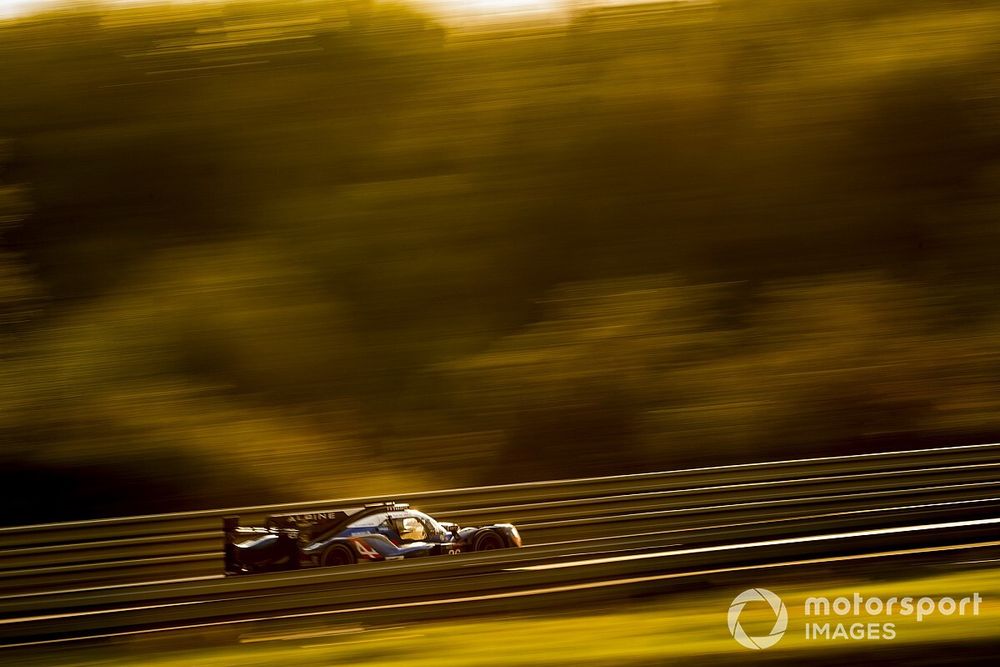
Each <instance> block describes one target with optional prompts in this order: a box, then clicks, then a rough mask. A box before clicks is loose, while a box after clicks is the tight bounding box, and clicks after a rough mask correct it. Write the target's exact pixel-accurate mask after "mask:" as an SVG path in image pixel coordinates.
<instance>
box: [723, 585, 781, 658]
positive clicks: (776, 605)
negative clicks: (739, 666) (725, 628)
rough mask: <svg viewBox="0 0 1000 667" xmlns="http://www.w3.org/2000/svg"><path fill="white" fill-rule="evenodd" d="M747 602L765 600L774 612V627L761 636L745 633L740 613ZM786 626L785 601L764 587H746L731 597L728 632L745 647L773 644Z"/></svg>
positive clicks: (755, 648)
mask: <svg viewBox="0 0 1000 667" xmlns="http://www.w3.org/2000/svg"><path fill="white" fill-rule="evenodd" d="M748 602H766V603H767V604H768V605H770V607H771V611H773V612H774V627H772V628H771V632H769V633H768V634H766V635H764V636H762V637H751V636H750V635H748V634H747V633H746V631H745V630H744V629H743V626H742V625H740V614H741V613H742V612H743V607H745V606H746V605H747V603H748ZM787 628H788V610H787V609H785V603H784V602H782V601H781V598H779V597H778V596H777V595H775V594H774V593H772V592H771V591H769V590H767V589H766V588H750V589H747V590H745V591H743V592H742V593H740V594H739V595H737V596H736V597H735V598H734V599H733V603H732V604H731V605H729V634H731V635H732V636H733V639H735V640H736V641H738V642H739V643H740V645H741V646H745V647H746V648H749V649H754V650H759V649H764V648H768V647H770V646H774V645H775V644H777V643H778V641H779V640H780V639H781V637H782V636H783V635H784V634H785V630H786V629H787Z"/></svg>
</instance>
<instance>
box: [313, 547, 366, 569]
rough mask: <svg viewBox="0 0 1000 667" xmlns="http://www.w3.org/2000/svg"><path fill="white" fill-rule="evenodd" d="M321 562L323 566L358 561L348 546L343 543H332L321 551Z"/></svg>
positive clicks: (348, 563)
mask: <svg viewBox="0 0 1000 667" xmlns="http://www.w3.org/2000/svg"><path fill="white" fill-rule="evenodd" d="M320 562H321V564H322V565H323V566H324V567H327V566H330V565H352V564H354V563H357V562H358V557H357V556H355V555H354V551H353V550H351V548H350V547H348V546H346V545H343V544H332V545H330V546H329V547H327V549H326V551H324V552H323V558H322V559H321V561H320Z"/></svg>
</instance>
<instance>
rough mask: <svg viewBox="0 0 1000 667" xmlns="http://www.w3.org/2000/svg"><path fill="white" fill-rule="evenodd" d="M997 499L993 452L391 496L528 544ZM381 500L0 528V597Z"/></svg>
mask: <svg viewBox="0 0 1000 667" xmlns="http://www.w3.org/2000/svg"><path fill="white" fill-rule="evenodd" d="M998 498H1000V444H985V445H973V446H964V447H949V448H938V449H921V450H910V451H895V452H879V453H872V454H861V455H851V456H832V457H822V458H811V459H800V460H786V461H770V462H761V463H750V464H736V465H724V466H714V467H706V468H691V469H685V470H673V471H664V472H653V473H641V474H635V475H616V476H609V477H592V478H582V479H569V480H552V481H542V482H527V483H520V484H508V485H499V486H487V487H474V488H459V489H446V490H441V491H432V492H420V493H409V494H399V496H398V499H400V500H406V501H409V502H411V503H413V504H415V505H419V507H420V508H421V509H423V510H425V511H428V512H429V513H432V514H434V515H436V516H438V517H440V518H442V519H448V520H456V521H458V522H460V523H466V524H472V525H474V524H475V523H476V522H478V521H480V520H490V521H512V522H514V523H517V524H519V526H521V527H522V529H523V530H522V533H523V534H525V536H526V539H527V540H529V542H541V541H546V540H557V539H569V538H572V537H579V536H586V537H594V536H600V535H602V534H607V535H611V534H616V533H617V534H622V532H623V524H627V529H628V530H635V531H640V530H656V529H665V528H669V527H671V526H685V525H692V522H695V523H696V522H698V521H705V520H707V519H710V517H711V516H712V515H717V514H722V513H724V514H725V516H726V517H727V520H729V521H734V520H739V519H740V518H741V517H743V518H745V519H746V520H748V521H750V520H753V519H754V518H755V517H756V518H758V519H759V517H761V516H762V515H763V516H767V517H770V520H782V517H790V516H794V515H799V516H801V515H803V513H805V514H808V513H809V512H810V511H812V512H815V513H816V514H820V515H821V514H822V513H823V511H824V510H825V509H829V508H831V507H836V508H838V510H841V511H843V510H845V509H847V510H850V509H852V508H854V509H856V510H858V511H864V510H865V508H873V507H880V506H887V505H892V504H894V503H895V504H897V505H902V504H929V503H974V502H980V501H988V500H997V499H998ZM385 499H386V497H385V496H367V497H356V498H341V499H329V500H321V501H315V502H306V503H285V504H278V505H263V506H251V507H241V508H227V509H217V510H203V511H197V512H181V513H170V514H156V515H144V516H133V517H115V518H107V519H94V520H87V521H73V522H60V523H48V524H37V525H31V526H14V527H6V528H0V593H10V592H14V591H23V590H31V591H41V590H45V589H47V588H66V587H67V586H68V585H114V584H123V583H129V582H140V581H149V580H164V579H174V578H182V577H198V576H208V575H213V574H219V573H220V572H221V568H222V555H221V551H222V531H221V518H222V517H224V516H227V515H234V514H238V515H240V516H241V517H243V518H244V523H254V522H256V521H259V520H261V519H262V518H263V517H264V515H266V514H271V513H277V512H285V511H289V510H297V511H309V510H319V509H323V508H329V507H338V506H355V505H360V504H364V503H368V502H376V501H379V500H385Z"/></svg>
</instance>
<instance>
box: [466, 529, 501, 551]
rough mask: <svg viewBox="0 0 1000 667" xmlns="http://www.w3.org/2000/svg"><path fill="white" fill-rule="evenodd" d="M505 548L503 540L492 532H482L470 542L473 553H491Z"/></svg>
mask: <svg viewBox="0 0 1000 667" xmlns="http://www.w3.org/2000/svg"><path fill="white" fill-rule="evenodd" d="M505 546H506V545H505V544H504V541H503V538H502V537H500V535H499V534H498V533H495V532H494V531H492V530H484V531H483V532H481V533H479V534H478V535H476V538H475V539H474V540H473V541H472V549H473V551H493V550H495V549H503V548H504V547H505Z"/></svg>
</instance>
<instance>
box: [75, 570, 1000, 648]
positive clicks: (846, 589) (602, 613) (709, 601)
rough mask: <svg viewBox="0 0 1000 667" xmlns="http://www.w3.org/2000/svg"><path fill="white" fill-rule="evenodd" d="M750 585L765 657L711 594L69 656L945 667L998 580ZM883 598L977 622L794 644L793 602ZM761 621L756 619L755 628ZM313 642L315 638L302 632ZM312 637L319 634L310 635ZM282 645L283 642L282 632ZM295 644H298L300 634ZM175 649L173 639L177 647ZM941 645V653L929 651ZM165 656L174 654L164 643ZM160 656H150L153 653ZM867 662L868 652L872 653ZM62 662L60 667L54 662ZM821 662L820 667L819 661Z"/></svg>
mask: <svg viewBox="0 0 1000 667" xmlns="http://www.w3.org/2000/svg"><path fill="white" fill-rule="evenodd" d="M754 585H762V586H764V587H767V588H771V589H773V590H774V592H775V593H777V594H778V595H779V596H780V597H781V598H782V600H783V602H784V603H785V605H786V607H787V608H788V612H789V626H788V630H787V631H786V633H785V635H784V637H783V638H782V639H781V641H780V642H779V643H778V644H777V645H775V646H774V647H772V648H770V649H766V650H764V651H761V652H752V651H748V650H747V649H744V648H742V647H741V646H739V645H738V644H737V643H736V642H735V641H734V640H733V639H732V637H731V636H730V635H729V632H728V629H727V625H726V613H727V610H728V608H729V604H730V602H731V601H732V598H734V597H735V596H736V595H737V594H738V593H739V592H740V591H741V590H742V588H740V589H736V588H732V590H730V588H731V587H726V586H715V587H712V588H710V589H708V590H705V591H684V592H678V593H675V594H672V595H669V596H666V597H660V598H656V599H652V600H650V599H646V600H643V601H635V602H632V603H628V604H625V603H621V604H618V605H613V606H609V607H606V608H601V609H596V610H587V609H583V610H578V611H576V612H571V613H567V612H562V613H559V612H556V613H553V612H548V613H546V612H539V613H538V614H536V615H526V616H520V615H518V616H513V617H508V618H503V617H491V618H482V619H472V620H449V621H439V622H435V621H427V622H423V623H415V624H410V625H406V626H403V627H399V628H396V629H393V628H386V629H379V628H377V627H375V628H371V629H369V630H364V631H362V630H361V629H360V628H355V627H354V626H343V627H341V628H340V630H341V634H337V635H332V636H331V635H327V636H317V637H313V638H308V637H307V638H294V637H291V638H289V639H286V640H280V639H279V640H275V641H268V642H255V643H248V644H243V645H241V646H239V647H236V648H220V649H203V650H197V651H179V652H174V653H164V654H162V655H157V654H156V651H157V650H158V649H157V648H156V647H155V646H152V645H149V644H148V643H142V642H139V643H137V644H135V646H134V647H132V648H127V647H122V648H121V649H117V650H118V651H119V652H120V654H119V655H112V654H107V655H106V656H105V657H104V658H96V656H95V655H91V654H81V656H83V657H84V658H86V660H87V662H86V664H88V665H101V664H136V665H139V664H141V665H148V666H150V667H174V666H180V665H185V666H186V665H205V666H209V665H211V666H213V667H223V666H226V665H234V666H235V665H241V666H249V665H261V666H263V665H278V664H296V665H333V664H356V665H370V666H371V667H380V666H382V665H397V664H399V662H400V661H401V660H405V662H406V664H408V665H414V666H415V667H423V666H424V665H426V666H428V667H430V666H431V665H439V664H441V661H442V660H443V659H444V660H446V661H447V662H448V663H449V664H452V665H456V666H462V665H469V666H472V665H525V666H527V665H570V664H571V665H582V666H586V665H594V666H596V665H621V664H641V665H657V664H666V663H668V662H673V661H679V660H692V659H697V660H698V661H699V663H701V664H714V663H717V662H719V663H725V664H729V663H731V662H732V663H733V664H735V663H736V662H746V661H747V660H751V661H758V660H759V661H779V662H780V661H781V660H789V661H792V662H794V661H795V660H805V661H809V662H813V661H816V660H820V659H822V660H823V661H824V662H823V664H836V660H843V661H846V662H856V661H860V662H861V663H862V664H863V663H865V662H866V661H868V660H871V659H875V656H879V659H885V660H891V659H892V658H891V657H892V655H894V653H893V651H896V650H901V651H904V652H906V653H904V654H903V655H910V656H912V655H914V653H913V649H917V654H919V655H922V656H924V657H928V656H935V655H936V656H938V658H939V659H940V660H942V661H947V659H948V649H947V648H946V644H945V643H948V642H961V643H962V644H963V645H964V646H966V647H974V646H975V645H976V642H979V641H987V640H995V639H996V628H997V622H998V620H1000V570H996V569H990V570H983V569H979V570H975V571H964V572H957V573H944V574H937V575H933V576H926V577H915V578H902V579H894V580H891V581H879V582H872V581H851V580H850V578H842V579H833V580H831V579H829V577H828V576H824V575H819V576H817V577H816V578H815V580H813V581H809V582H804V581H802V580H801V579H797V580H796V581H789V580H785V581H784V583H783V584H782V585H780V586H778V585H773V586H769V585H768V583H767V577H766V574H765V573H763V572H762V573H761V574H760V577H759V578H758V580H756V581H755V582H754ZM855 592H858V593H860V594H861V595H862V596H864V597H866V598H867V597H872V596H880V597H882V598H883V599H888V598H889V597H892V596H897V597H903V596H907V595H908V596H913V597H914V598H917V597H921V596H930V597H935V598H937V597H941V596H950V597H953V598H956V599H958V598H961V597H963V596H971V595H972V594H973V593H974V592H978V593H979V594H980V595H981V596H983V598H984V602H983V604H982V605H981V610H980V614H979V615H978V616H971V615H967V616H964V617H959V616H957V615H956V616H949V617H946V616H942V615H940V614H934V615H931V616H928V617H926V618H924V620H922V621H921V622H919V623H918V622H917V621H916V620H915V617H913V616H909V617H904V616H894V617H892V618H890V617H888V616H884V615H883V616H867V615H861V616H859V617H857V618H855V617H853V616H847V617H836V616H833V617H824V618H823V619H822V622H826V621H831V622H833V623H836V622H838V621H845V622H849V623H853V622H862V623H868V622H880V623H882V622H887V621H892V622H894V623H895V624H896V633H897V634H896V638H895V639H893V640H886V641H854V640H831V641H824V640H819V641H814V640H806V639H805V638H804V629H803V627H804V626H803V618H804V615H803V608H804V601H805V599H806V598H807V597H810V596H820V595H822V596H826V597H828V598H830V599H831V600H832V599H834V598H835V597H838V596H846V597H848V598H851V597H852V596H853V594H854V593H855ZM765 616H768V618H766V619H765V618H764V617H765ZM757 620H766V621H767V622H762V623H759V624H758V625H760V627H759V628H757V627H756V626H755V625H753V624H754V623H755V622H756V621H755V617H754V610H753V607H752V605H751V606H748V607H747V609H746V610H745V611H744V613H743V615H742V616H741V623H743V624H744V627H745V628H746V629H747V630H748V632H750V633H751V634H753V633H754V632H755V631H759V632H760V633H761V634H763V633H766V632H767V631H769V630H770V626H771V625H772V624H773V622H774V617H773V614H770V611H768V613H767V614H761V615H760V619H757ZM314 631H315V629H314ZM316 632H317V634H318V633H319V631H316ZM288 634H289V635H293V634H294V632H289V633H288ZM303 634H307V633H303ZM177 641H183V639H180V640H177ZM938 644H941V646H937V645H938ZM175 646H176V643H175ZM161 648H162V647H161ZM876 651H877V653H876ZM64 659H66V658H65V656H64ZM827 661H830V662H827Z"/></svg>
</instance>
